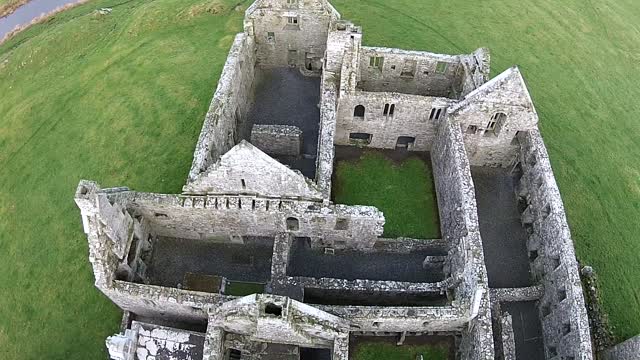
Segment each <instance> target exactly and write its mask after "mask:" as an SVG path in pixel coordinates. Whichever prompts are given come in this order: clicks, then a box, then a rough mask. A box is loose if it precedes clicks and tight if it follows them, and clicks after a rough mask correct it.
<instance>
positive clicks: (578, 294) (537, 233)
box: [518, 130, 593, 360]
mask: <svg viewBox="0 0 640 360" xmlns="http://www.w3.org/2000/svg"><path fill="white" fill-rule="evenodd" d="M519 142H520V144H521V152H520V155H519V161H520V164H521V166H522V171H523V175H522V178H521V180H520V185H519V189H518V193H519V196H521V197H522V198H523V199H525V201H526V202H527V204H528V206H527V208H526V209H525V210H524V212H523V214H522V221H523V223H524V224H525V226H526V227H528V228H529V232H530V234H531V235H530V236H529V238H528V240H527V248H528V250H529V255H530V256H529V257H530V258H531V259H533V263H532V273H533V275H534V276H535V277H536V278H538V279H541V280H542V284H543V285H544V296H543V297H542V299H541V300H540V319H541V323H542V333H543V338H544V344H545V350H546V354H547V358H554V357H556V356H558V357H562V358H574V359H580V360H591V359H593V355H592V346H591V335H590V330H589V321H588V318H587V311H586V307H585V302H584V296H583V293H582V284H581V282H580V275H579V273H578V262H577V260H576V255H575V250H574V247H573V240H572V239H571V232H570V231H569V224H568V223H567V218H566V215H565V211H564V205H563V203H562V198H561V197H560V190H559V189H558V185H557V184H556V181H555V177H554V175H553V170H552V169H551V163H550V162H549V155H548V153H547V150H546V148H545V146H544V142H543V140H542V137H541V135H540V132H539V131H538V130H531V131H528V132H527V133H525V134H522V135H521V136H520V137H519Z"/></svg>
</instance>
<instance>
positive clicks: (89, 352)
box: [0, 0, 248, 360]
mask: <svg viewBox="0 0 640 360" xmlns="http://www.w3.org/2000/svg"><path fill="white" fill-rule="evenodd" d="M236 3H237V1H218V2H217V3H216V4H218V5H217V6H216V7H215V9H216V10H215V11H209V9H210V8H212V6H211V4H212V2H211V1H201V0H157V1H146V0H137V1H130V2H127V1H120V0H117V1H115V0H114V1H92V2H89V3H88V4H85V5H82V6H80V7H77V8H74V9H72V10H69V11H66V12H63V13H61V14H58V15H56V16H55V17H54V18H52V19H51V20H50V21H48V22H47V23H46V25H36V26H34V27H32V28H30V29H28V30H26V31H25V32H23V33H20V34H19V35H17V36H16V37H15V38H13V39H12V40H10V41H9V42H7V43H5V44H4V45H2V46H0V358H1V359H7V360H9V359H82V360H86V359H104V358H105V357H106V354H105V353H106V351H105V346H104V339H105V337H106V336H108V335H111V334H113V333H114V332H116V331H117V330H118V324H119V321H120V316H121V313H120V312H119V311H118V310H117V308H116V307H115V306H114V305H113V304H112V303H111V302H110V301H109V300H107V299H106V298H105V297H104V296H103V295H102V294H101V293H100V292H99V291H98V290H97V289H96V288H95V287H94V286H93V281H94V279H93V274H92V271H91V268H90V264H89V261H88V246H87V240H86V237H85V235H84V234H83V232H82V223H81V221H80V212H79V210H78V209H77V208H76V206H75V204H74V201H73V195H74V192H75V187H76V186H77V184H78V181H79V180H80V179H92V180H96V181H99V182H100V183H101V184H102V185H103V186H120V185H126V186H130V187H131V188H134V189H138V190H142V191H156V192H168V193H176V192H180V190H181V186H182V184H183V183H184V181H185V179H186V177H187V173H188V170H189V167H190V165H191V160H192V152H193V149H194V146H195V143H196V141H197V138H198V134H199V131H200V129H201V127H202V122H203V119H204V115H205V113H206V110H207V108H208V105H209V102H210V101H211V97H212V95H213V91H214V90H215V88H216V83H217V81H218V76H219V74H220V72H221V70H222V66H223V65H224V62H225V60H226V56H227V52H228V50H229V48H230V46H231V43H232V41H233V37H234V35H235V33H237V32H239V31H241V28H242V25H241V23H242V20H241V19H242V17H243V9H237V10H236V9H235V5H236ZM201 4H205V5H204V6H201ZM220 4H222V5H224V6H223V7H220V6H219V5H220ZM247 4H248V3H245V4H244V5H245V6H246V5H247ZM102 7H109V8H113V11H112V13H111V14H109V15H97V14H96V13H94V10H95V9H99V8H102ZM216 12H217V13H216Z"/></svg>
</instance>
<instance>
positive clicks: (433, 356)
mask: <svg viewBox="0 0 640 360" xmlns="http://www.w3.org/2000/svg"><path fill="white" fill-rule="evenodd" d="M419 355H422V358H423V359H424V360H447V359H448V358H449V349H448V347H447V346H446V345H402V346H397V345H396V344H391V343H383V342H371V343H361V344H358V346H357V347H356V349H355V353H354V354H353V357H352V358H353V360H382V359H384V360H416V359H418V356H419Z"/></svg>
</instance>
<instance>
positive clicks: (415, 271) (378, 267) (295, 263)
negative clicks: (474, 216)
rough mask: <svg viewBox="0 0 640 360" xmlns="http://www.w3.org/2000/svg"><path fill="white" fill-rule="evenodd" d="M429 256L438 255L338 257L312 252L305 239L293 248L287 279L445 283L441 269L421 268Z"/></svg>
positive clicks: (340, 252)
mask: <svg viewBox="0 0 640 360" xmlns="http://www.w3.org/2000/svg"><path fill="white" fill-rule="evenodd" d="M428 255H438V254H433V253H431V252H429V251H417V252H412V253H409V254H402V253H391V252H367V253H364V252H360V251H355V250H336V251H335V255H325V254H324V251H323V250H322V249H311V247H310V246H309V244H308V242H307V241H306V240H305V239H303V238H299V239H296V241H294V242H293V244H292V246H291V254H290V257H289V266H288V267H287V275H289V276H306V277H316V278H322V277H325V278H336V279H347V280H357V279H362V280H378V281H406V282H414V283H429V282H437V281H441V280H444V273H443V271H442V267H433V268H431V267H430V268H427V269H424V268H423V267H422V262H423V261H424V259H425V257H426V256H428Z"/></svg>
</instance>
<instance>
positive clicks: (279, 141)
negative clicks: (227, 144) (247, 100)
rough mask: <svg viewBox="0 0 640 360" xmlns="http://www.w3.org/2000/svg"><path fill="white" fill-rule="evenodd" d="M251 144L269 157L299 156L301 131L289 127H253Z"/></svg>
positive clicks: (294, 127)
mask: <svg viewBox="0 0 640 360" xmlns="http://www.w3.org/2000/svg"><path fill="white" fill-rule="evenodd" d="M251 143H252V144H253V145H254V146H255V147H257V148H258V149H260V150H262V151H264V152H265V153H267V154H270V155H284V156H295V157H297V156H300V151H301V149H302V130H300V128H298V127H296V126H290V125H253V129H252V130H251Z"/></svg>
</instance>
